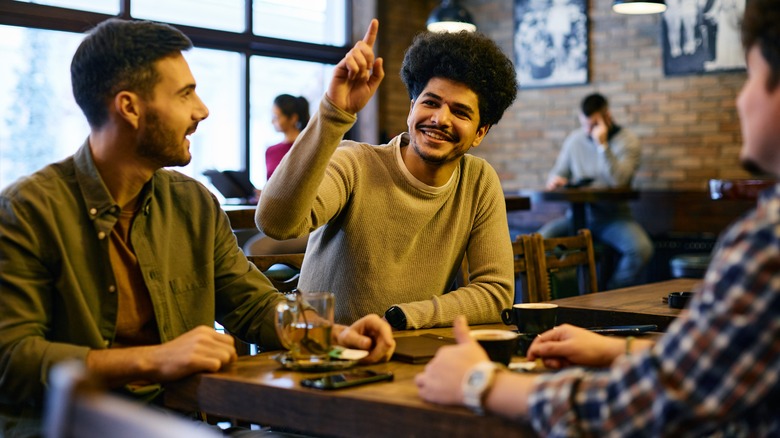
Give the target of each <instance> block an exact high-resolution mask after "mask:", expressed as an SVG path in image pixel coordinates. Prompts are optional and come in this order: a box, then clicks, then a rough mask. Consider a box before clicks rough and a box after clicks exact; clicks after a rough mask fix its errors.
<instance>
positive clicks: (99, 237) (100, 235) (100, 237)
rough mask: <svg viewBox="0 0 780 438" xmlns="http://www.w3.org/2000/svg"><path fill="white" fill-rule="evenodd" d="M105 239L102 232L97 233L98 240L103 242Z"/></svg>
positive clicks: (104, 234)
mask: <svg viewBox="0 0 780 438" xmlns="http://www.w3.org/2000/svg"><path fill="white" fill-rule="evenodd" d="M105 238H106V233H104V232H102V231H101V232H99V233H98V239H100V240H103V239H105Z"/></svg>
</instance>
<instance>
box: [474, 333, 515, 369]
mask: <svg viewBox="0 0 780 438" xmlns="http://www.w3.org/2000/svg"><path fill="white" fill-rule="evenodd" d="M471 337H472V338H473V339H475V340H476V341H477V342H478V343H479V345H480V346H482V348H484V349H485V352H486V353H487V355H488V357H489V358H490V360H491V361H493V362H499V363H502V364H504V365H509V362H511V361H512V355H513V354H514V353H515V352H516V351H517V340H518V334H517V333H515V332H513V331H511V330H487V329H485V330H472V331H471Z"/></svg>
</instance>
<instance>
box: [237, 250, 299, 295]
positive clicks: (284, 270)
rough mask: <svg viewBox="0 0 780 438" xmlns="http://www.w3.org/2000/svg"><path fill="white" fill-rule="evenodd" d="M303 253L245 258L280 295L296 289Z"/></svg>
mask: <svg viewBox="0 0 780 438" xmlns="http://www.w3.org/2000/svg"><path fill="white" fill-rule="evenodd" d="M303 255H304V253H295V254H266V255H250V256H247V257H246V258H247V259H249V261H250V262H252V263H254V265H255V266H257V268H258V269H260V272H262V273H263V275H265V276H266V277H268V279H269V280H271V284H273V285H274V287H275V288H276V289H277V290H279V292H282V293H289V292H292V291H293V290H295V288H297V287H298V278H299V277H300V276H301V266H303Z"/></svg>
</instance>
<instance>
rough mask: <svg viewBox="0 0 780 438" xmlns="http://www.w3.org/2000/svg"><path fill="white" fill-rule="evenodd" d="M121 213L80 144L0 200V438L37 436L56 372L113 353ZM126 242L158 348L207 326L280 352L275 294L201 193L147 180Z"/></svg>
mask: <svg viewBox="0 0 780 438" xmlns="http://www.w3.org/2000/svg"><path fill="white" fill-rule="evenodd" d="M119 212H120V208H119V206H118V205H117V204H116V202H115V201H114V200H113V199H112V197H111V195H110V194H109V192H108V189H107V188H106V186H105V185H104V184H103V181H102V179H101V178H100V175H99V173H98V171H97V169H96V167H95V164H94V162H93V160H92V154H91V152H90V149H89V145H88V144H87V143H85V144H84V145H83V146H82V147H81V148H80V149H79V151H78V152H76V154H75V155H73V156H72V157H70V158H67V159H65V160H63V161H61V162H59V163H55V164H52V165H49V166H47V167H46V168H44V169H42V170H40V171H38V172H36V173H35V174H33V175H31V176H29V177H25V178H23V179H20V180H19V181H17V182H16V183H14V184H13V185H11V186H10V187H8V188H7V189H5V190H3V192H2V193H0V436H2V435H6V436H7V435H14V436H15V434H19V435H25V434H27V433H32V434H35V433H39V431H36V430H37V428H38V427H39V426H40V425H39V422H40V413H41V404H42V397H43V394H44V391H45V388H46V383H47V377H48V373H49V369H50V368H51V366H52V365H53V364H56V363H57V362H60V361H62V360H65V359H69V358H76V359H79V360H84V359H85V358H86V355H87V352H88V351H89V350H90V349H101V348H108V347H110V346H111V344H112V342H113V339H114V334H115V329H116V317H117V303H118V300H117V293H116V287H115V280H114V276H113V271H112V268H111V263H110V260H109V255H108V246H109V238H108V236H109V234H110V231H111V229H112V227H113V226H114V224H115V223H116V222H117V218H118V215H119ZM130 237H131V239H132V244H133V247H134V248H135V253H136V256H137V258H138V262H139V265H140V268H141V272H142V275H143V278H144V281H145V283H146V286H147V287H148V289H149V293H150V295H151V300H152V305H153V307H154V314H155V318H156V321H157V326H158V327H159V332H160V340H161V341H162V342H166V341H170V340H172V339H174V338H176V337H177V336H179V335H181V334H183V333H185V332H187V331H189V330H191V329H193V328H195V327H196V326H199V325H208V326H213V324H214V321H215V320H216V321H218V322H219V323H221V324H222V325H223V326H225V328H227V329H228V330H230V331H231V332H232V333H235V334H236V335H238V336H239V337H241V338H242V339H245V340H247V341H248V342H253V343H258V344H261V345H262V346H265V347H271V348H275V347H278V346H279V340H278V338H277V336H276V332H275V330H274V326H273V316H274V313H275V304H276V303H277V302H278V301H281V300H282V299H283V298H282V295H281V294H279V293H277V292H276V291H275V289H274V288H273V286H272V285H271V284H270V282H269V281H268V280H267V279H266V278H265V277H264V276H263V275H262V274H261V273H260V271H258V270H257V268H255V267H254V265H252V264H251V263H250V262H248V261H247V259H246V257H244V254H243V253H242V251H241V249H240V248H239V247H238V245H237V243H236V239H235V236H234V235H233V233H232V231H231V228H230V224H229V222H228V218H227V215H226V214H225V213H224V212H223V211H222V210H221V208H220V206H219V202H218V201H217V199H216V198H215V197H214V196H213V195H212V194H211V193H210V192H209V191H208V189H206V188H205V187H204V186H203V185H202V184H200V183H199V182H197V181H196V180H194V179H192V178H189V177H187V176H185V175H182V174H180V173H178V172H174V171H171V170H166V169H161V170H158V171H157V172H155V174H154V176H153V177H152V179H151V180H150V181H149V182H148V183H147V185H146V186H145V187H144V189H143V191H142V193H141V210H140V211H139V213H138V214H137V215H136V218H135V219H134V221H133V224H132V228H131V232H130Z"/></svg>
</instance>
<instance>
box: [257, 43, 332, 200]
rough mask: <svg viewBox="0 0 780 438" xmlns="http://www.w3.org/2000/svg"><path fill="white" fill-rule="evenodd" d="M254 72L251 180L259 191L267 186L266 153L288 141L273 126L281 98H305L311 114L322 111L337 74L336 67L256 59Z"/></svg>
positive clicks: (312, 63) (262, 58)
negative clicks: (273, 113)
mask: <svg viewBox="0 0 780 438" xmlns="http://www.w3.org/2000/svg"><path fill="white" fill-rule="evenodd" d="M249 68H250V84H251V86H250V96H251V97H250V100H249V107H250V108H251V114H250V131H249V135H250V150H249V163H250V165H249V166H250V169H251V171H250V175H249V176H250V178H251V179H252V183H253V184H254V185H255V187H258V188H260V187H262V186H264V185H265V180H266V171H265V150H266V149H267V148H268V146H271V145H275V144H277V143H279V142H281V141H282V140H283V139H284V135H282V133H279V132H276V131H275V130H274V127H273V125H272V124H271V108H272V107H273V101H274V98H275V97H276V96H278V95H279V94H285V93H286V94H291V95H293V96H303V97H305V98H306V99H307V100H308V101H309V113H310V114H314V112H315V111H316V110H317V108H319V104H320V99H322V96H323V94H324V93H325V89H326V87H327V84H328V83H329V82H330V78H331V75H332V74H333V68H334V66H333V65H330V64H319V63H315V62H304V61H291V60H286V59H279V58H267V57H263V56H253V57H252V58H251V60H250V64H249Z"/></svg>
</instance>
